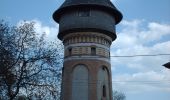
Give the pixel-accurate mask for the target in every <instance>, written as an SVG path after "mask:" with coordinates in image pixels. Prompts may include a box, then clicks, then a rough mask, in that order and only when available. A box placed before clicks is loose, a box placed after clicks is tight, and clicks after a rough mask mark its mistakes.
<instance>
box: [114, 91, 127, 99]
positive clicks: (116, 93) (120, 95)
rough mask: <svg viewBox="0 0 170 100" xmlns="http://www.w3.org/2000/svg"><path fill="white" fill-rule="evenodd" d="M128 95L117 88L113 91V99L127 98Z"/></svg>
mask: <svg viewBox="0 0 170 100" xmlns="http://www.w3.org/2000/svg"><path fill="white" fill-rule="evenodd" d="M125 99H126V96H125V94H124V93H122V92H118V91H116V90H114V91H113V100H125Z"/></svg>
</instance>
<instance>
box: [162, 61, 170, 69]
mask: <svg viewBox="0 0 170 100" xmlns="http://www.w3.org/2000/svg"><path fill="white" fill-rule="evenodd" d="M162 66H164V67H166V68H168V69H170V62H168V63H166V64H164V65H162Z"/></svg>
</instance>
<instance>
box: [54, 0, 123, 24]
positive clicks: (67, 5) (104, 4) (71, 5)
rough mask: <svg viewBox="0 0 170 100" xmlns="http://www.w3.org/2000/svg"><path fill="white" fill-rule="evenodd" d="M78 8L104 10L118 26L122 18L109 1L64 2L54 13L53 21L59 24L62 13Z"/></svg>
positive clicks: (67, 0) (72, 0)
mask: <svg viewBox="0 0 170 100" xmlns="http://www.w3.org/2000/svg"><path fill="white" fill-rule="evenodd" d="M80 7H81V8H83V7H84V8H87V7H90V8H96V9H102V10H105V11H107V12H109V13H110V14H112V15H113V17H114V18H115V21H116V24H118V23H119V22H120V21H121V19H122V17H123V16H122V14H121V13H120V12H119V11H118V10H117V9H116V7H115V6H114V5H113V4H112V3H111V2H110V0H65V2H64V3H63V4H62V5H61V7H60V8H59V9H58V10H56V11H55V12H54V14H53V19H54V20H55V21H56V22H59V20H60V17H61V15H62V14H63V13H65V12H66V11H68V10H71V9H76V8H80Z"/></svg>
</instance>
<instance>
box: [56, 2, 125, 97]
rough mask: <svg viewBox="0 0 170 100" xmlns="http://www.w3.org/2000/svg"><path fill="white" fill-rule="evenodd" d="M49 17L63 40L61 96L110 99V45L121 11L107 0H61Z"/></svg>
mask: <svg viewBox="0 0 170 100" xmlns="http://www.w3.org/2000/svg"><path fill="white" fill-rule="evenodd" d="M53 19H54V20H55V21H56V22H57V23H59V33H58V38H59V39H60V40H61V41H63V44H64V65H63V71H62V72H63V75H62V87H61V100H112V80H111V65H110V45H111V43H112V41H114V40H115V39H116V32H115V25H116V24H118V23H119V22H120V21H121V19H122V14H121V13H120V12H119V11H118V10H117V9H116V7H115V6H114V5H113V4H112V3H111V2H110V0H65V2H64V3H63V4H62V6H61V7H60V8H59V9H58V10H56V11H55V12H54V14H53Z"/></svg>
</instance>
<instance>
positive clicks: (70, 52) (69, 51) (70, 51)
mask: <svg viewBox="0 0 170 100" xmlns="http://www.w3.org/2000/svg"><path fill="white" fill-rule="evenodd" d="M68 54H69V56H71V54H72V48H69V49H68Z"/></svg>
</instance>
